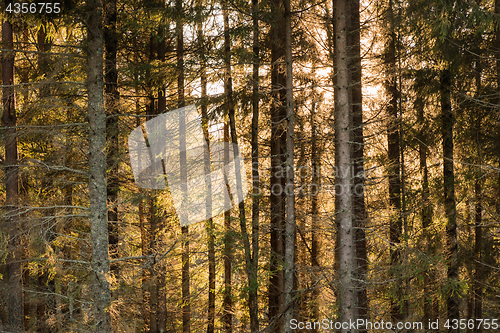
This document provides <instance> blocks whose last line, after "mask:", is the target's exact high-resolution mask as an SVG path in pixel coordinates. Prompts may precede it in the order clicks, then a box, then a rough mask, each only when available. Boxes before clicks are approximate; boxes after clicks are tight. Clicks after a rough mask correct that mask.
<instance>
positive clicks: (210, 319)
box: [196, 0, 216, 333]
mask: <svg viewBox="0 0 500 333" xmlns="http://www.w3.org/2000/svg"><path fill="white" fill-rule="evenodd" d="M196 6H197V7H198V9H197V13H196V14H197V23H196V26H197V30H198V32H197V34H198V48H199V52H200V58H201V67H200V84H201V120H202V124H203V135H204V136H205V140H206V141H207V146H208V147H209V149H210V135H209V133H208V126H209V122H208V114H207V70H206V66H207V63H206V59H205V54H206V48H205V34H204V33H203V23H202V22H203V21H202V20H203V17H202V6H203V4H202V2H201V1H200V0H197V2H196ZM210 172H211V166H210V152H209V151H207V154H206V155H205V174H206V175H208V174H209V173H210ZM205 178H206V179H205V184H206V186H207V189H208V195H207V203H206V206H205V207H206V215H207V216H211V215H212V194H211V193H212V183H211V182H210V181H209V178H208V177H205ZM206 230H207V235H208V242H207V243H208V244H207V246H208V314H207V333H214V332H215V292H216V290H215V235H214V221H213V219H212V218H209V219H208V220H207V221H206Z"/></svg>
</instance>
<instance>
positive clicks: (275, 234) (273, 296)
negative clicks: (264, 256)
mask: <svg viewBox="0 0 500 333" xmlns="http://www.w3.org/2000/svg"><path fill="white" fill-rule="evenodd" d="M271 12H272V13H273V20H272V22H271V29H270V34H271V89H272V91H271V96H272V102H271V177H270V182H271V194H270V211H271V239H270V243H271V255H270V264H269V270H270V272H271V275H270V279H269V320H270V325H271V331H273V332H276V333H280V332H282V329H283V319H282V317H281V316H280V314H281V313H282V311H283V304H284V300H283V282H284V275H283V273H284V272H283V270H282V268H281V267H282V264H283V256H284V252H285V249H284V247H285V244H284V219H285V216H284V215H285V210H284V202H285V196H284V188H285V175H284V169H285V138H286V137H285V116H286V108H285V105H286V100H285V99H286V95H285V90H284V87H285V74H284V72H285V71H284V70H283V68H282V67H283V66H282V65H281V64H280V62H283V58H284V53H285V45H284V43H283V42H284V39H285V36H284V33H285V20H284V15H283V8H282V1H278V0H273V1H271Z"/></svg>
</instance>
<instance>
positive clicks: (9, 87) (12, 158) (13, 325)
mask: <svg viewBox="0 0 500 333" xmlns="http://www.w3.org/2000/svg"><path fill="white" fill-rule="evenodd" d="M13 41H14V34H13V30H12V25H11V23H10V22H9V21H8V20H6V21H4V22H3V24H2V43H3V48H4V49H6V51H4V52H3V59H2V83H3V85H4V87H3V88H2V104H3V114H2V124H3V126H4V127H6V129H5V130H4V131H5V132H4V138H5V139H4V140H5V165H6V168H5V181H4V182H5V205H6V211H7V212H8V214H7V218H6V221H5V222H4V223H6V225H7V234H8V235H9V244H8V248H9V254H8V256H7V283H8V290H9V292H8V296H7V312H8V316H9V317H8V318H9V319H8V324H9V329H10V330H13V331H17V332H21V331H23V292H22V287H23V286H22V276H21V263H20V260H19V258H21V253H22V252H21V247H20V245H21V244H20V242H19V227H20V225H19V216H18V215H17V205H18V203H19V202H18V201H19V198H18V197H19V167H18V166H17V164H18V155H17V131H16V123H17V117H16V97H15V91H14V86H13V85H14V58H15V53H14V51H10V50H12V49H13V48H14V47H13Z"/></svg>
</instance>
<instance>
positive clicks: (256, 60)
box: [248, 0, 260, 332]
mask: <svg viewBox="0 0 500 333" xmlns="http://www.w3.org/2000/svg"><path fill="white" fill-rule="evenodd" d="M252 21H253V42H252V43H253V45H252V48H253V73H252V139H251V140H252V142H251V143H252V184H253V186H252V188H253V190H252V194H253V196H252V267H251V272H252V276H251V279H250V281H249V283H248V284H249V290H248V303H249V310H250V331H251V332H258V331H259V303H258V288H259V285H258V284H259V283H258V279H257V272H258V269H259V228H260V227H259V210H260V175H259V112H260V111H259V99H260V98H259V66H260V55H259V52H260V50H259V44H260V42H259V0H252Z"/></svg>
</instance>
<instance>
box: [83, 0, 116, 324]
mask: <svg viewBox="0 0 500 333" xmlns="http://www.w3.org/2000/svg"><path fill="white" fill-rule="evenodd" d="M87 6H88V7H87V12H88V21H87V34H88V35H87V36H88V37H87V39H88V40H87V43H88V65H87V89H88V117H89V174H90V179H89V195H90V209H89V214H90V224H91V240H92V271H93V275H94V283H93V286H92V291H93V296H94V300H93V306H94V331H95V332H111V318H110V314H109V305H110V301H111V295H110V286H109V282H108V280H107V275H108V274H109V256H108V221H107V206H106V155H105V149H106V115H105V110H104V94H103V73H102V72H103V30H102V3H101V1H99V0H89V1H88V2H87Z"/></svg>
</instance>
